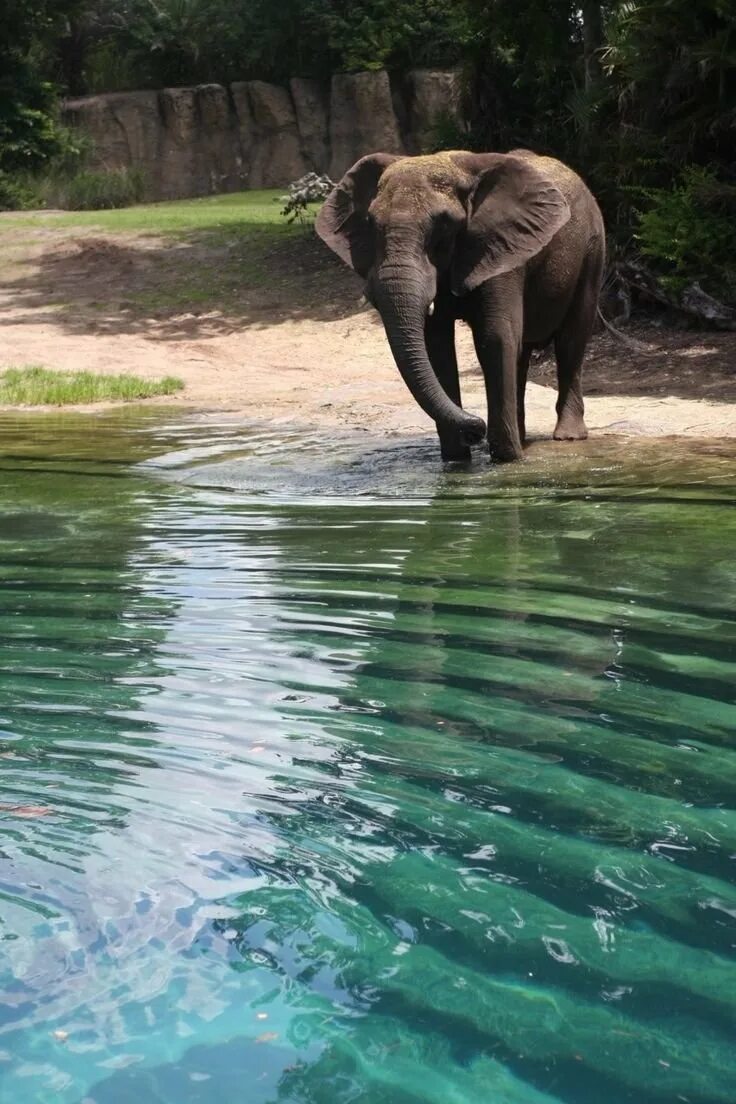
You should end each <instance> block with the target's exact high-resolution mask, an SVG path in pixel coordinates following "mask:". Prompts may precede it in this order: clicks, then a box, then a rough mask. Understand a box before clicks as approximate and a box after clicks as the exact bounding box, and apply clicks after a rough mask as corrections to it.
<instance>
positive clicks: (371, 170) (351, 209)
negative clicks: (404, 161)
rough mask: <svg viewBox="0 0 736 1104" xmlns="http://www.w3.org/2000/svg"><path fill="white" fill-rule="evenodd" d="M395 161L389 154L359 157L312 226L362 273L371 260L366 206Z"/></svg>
mask: <svg viewBox="0 0 736 1104" xmlns="http://www.w3.org/2000/svg"><path fill="white" fill-rule="evenodd" d="M398 160H399V159H398V157H392V156H391V154H389V153H371V154H369V155H368V156H367V157H361V159H360V161H356V162H355V164H354V165H353V167H352V169H348V171H347V172H346V173H345V175H344V177H343V178H342V180H341V181H340V183H339V184H337V185H336V187H335V188H334V189H333V191H332V192H330V195H329V196H328V198H327V200H326V202H325V203H324V204H323V206H322V209H321V210H320V212H319V214H318V215H317V221H316V223H315V229H316V231H317V233H318V234H319V236H320V237H321V238H322V241H323V242H325V244H326V245H328V246H329V247H330V249H331V250H332V251H333V253H337V255H338V257H339V258H340V259H341V260H343V261H345V264H348V265H350V267H351V268H354V269H355V271H356V272H358V273H359V274H360V275H361V276H367V275H368V272H369V270H370V267H371V265H372V263H373V235H372V232H371V228H370V225H369V223H368V219H367V214H368V208H369V207H370V205H371V203H372V202H373V200H374V198H375V195H376V192H377V191H378V182H379V180H380V179H381V177H382V175H383V173H384V171H385V170H386V169H387V168H388V166H389V165H390V164H391V163H392V162H393V161H398Z"/></svg>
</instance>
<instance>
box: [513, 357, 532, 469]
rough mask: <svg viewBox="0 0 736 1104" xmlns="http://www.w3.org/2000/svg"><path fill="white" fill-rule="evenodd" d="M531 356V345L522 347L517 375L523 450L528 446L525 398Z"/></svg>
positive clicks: (517, 397)
mask: <svg viewBox="0 0 736 1104" xmlns="http://www.w3.org/2000/svg"><path fill="white" fill-rule="evenodd" d="M531 356H532V347H531V345H522V347H521V355H520V356H519V364H518V366H517V373H516V416H517V420H518V423H519V440H520V441H521V445H522V448H523V447H524V445H525V444H526V412H525V410H524V396H525V395H526V378H527V376H528V374H529V361H530V360H531Z"/></svg>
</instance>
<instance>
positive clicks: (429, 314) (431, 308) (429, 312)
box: [427, 300, 434, 318]
mask: <svg viewBox="0 0 736 1104" xmlns="http://www.w3.org/2000/svg"><path fill="white" fill-rule="evenodd" d="M433 314H434V300H432V302H431V303H430V304H429V306H428V307H427V317H428V318H431V317H432V315H433Z"/></svg>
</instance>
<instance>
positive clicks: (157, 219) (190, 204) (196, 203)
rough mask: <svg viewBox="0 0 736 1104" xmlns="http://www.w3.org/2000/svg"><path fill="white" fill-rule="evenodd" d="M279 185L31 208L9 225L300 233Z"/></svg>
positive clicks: (157, 231) (155, 231)
mask: <svg viewBox="0 0 736 1104" xmlns="http://www.w3.org/2000/svg"><path fill="white" fill-rule="evenodd" d="M282 194H283V192H282V190H267V191H257V192H231V193H228V194H227V195H215V196H204V197H202V198H200V199H176V200H171V201H169V202H166V203H142V204H140V205H138V206H135V207H121V208H117V209H115V210H108V211H64V213H63V214H59V213H58V212H52V211H34V212H27V213H23V214H21V215H13V216H12V224H13V226H24V225H26V226H34V227H48V228H49V229H55V228H57V227H64V226H77V227H98V228H99V229H100V230H109V231H112V232H115V231H121V232H124V231H132V232H137V233H150V234H180V233H181V234H186V233H190V232H192V231H196V230H206V231H215V230H223V231H226V230H237V229H238V227H256V226H260V227H270V228H272V230H273V231H274V232H275V233H276V234H278V236H282V235H283V236H289V235H292V234H298V233H299V232H300V230H299V228H298V227H292V226H289V225H288V224H287V222H286V220H285V219H284V218H283V217H282V216H281V214H280V211H281V207H282V206H283V204H282V203H280V202H279V198H280V196H281V195H282Z"/></svg>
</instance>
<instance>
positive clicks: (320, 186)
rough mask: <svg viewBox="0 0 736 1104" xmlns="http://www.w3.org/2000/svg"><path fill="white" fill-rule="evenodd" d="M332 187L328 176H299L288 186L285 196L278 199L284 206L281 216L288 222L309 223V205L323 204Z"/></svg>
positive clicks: (310, 174) (312, 174) (317, 174)
mask: <svg viewBox="0 0 736 1104" xmlns="http://www.w3.org/2000/svg"><path fill="white" fill-rule="evenodd" d="M334 187H335V185H334V184H333V182H332V181H331V180H330V178H329V176H324V175H322V176H320V175H319V173H314V172H310V173H307V174H306V175H305V176H300V177H299V179H298V180H294V181H293V182H292V183H291V184H290V185H289V190H288V192H287V194H286V195H282V196H281V197H280V198H281V202H282V203H283V204H284V206H283V207H282V209H281V214H282V215H283V216H284V218H285V219H286V220H287V221H288V222H296V221H297V220H298V221H299V222H301V223H303V224H306V223H307V222H308V221H309V205H310V203H322V202H324V200H325V199H327V197H328V195H329V194H330V192H331V191H332V189H333V188H334Z"/></svg>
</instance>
